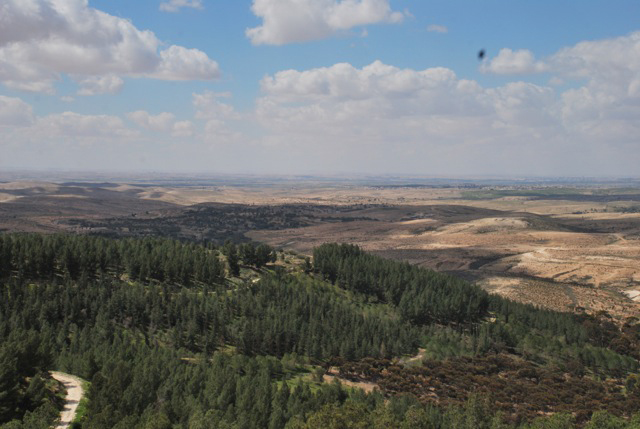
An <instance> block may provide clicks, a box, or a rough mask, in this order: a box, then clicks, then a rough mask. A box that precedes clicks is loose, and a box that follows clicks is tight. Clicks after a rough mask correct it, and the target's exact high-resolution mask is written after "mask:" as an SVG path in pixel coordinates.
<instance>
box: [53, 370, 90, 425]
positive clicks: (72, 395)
mask: <svg viewBox="0 0 640 429" xmlns="http://www.w3.org/2000/svg"><path fill="white" fill-rule="evenodd" d="M51 376H52V377H53V378H54V379H56V380H58V381H59V382H60V383H62V384H63V385H64V387H65V389H67V397H66V398H65V401H64V409H63V410H62V411H61V412H60V423H58V425H57V426H56V427H55V429H67V428H68V427H69V426H70V425H71V422H72V421H73V419H74V418H75V417H76V409H77V408H78V404H79V403H80V400H81V399H82V396H83V395H84V390H82V381H81V380H80V379H79V378H78V377H74V376H73V375H69V374H65V373H63V372H57V371H52V372H51Z"/></svg>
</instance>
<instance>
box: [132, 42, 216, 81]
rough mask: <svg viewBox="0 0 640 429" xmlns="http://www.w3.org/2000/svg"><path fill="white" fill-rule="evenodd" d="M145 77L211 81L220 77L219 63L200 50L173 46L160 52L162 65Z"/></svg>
mask: <svg viewBox="0 0 640 429" xmlns="http://www.w3.org/2000/svg"><path fill="white" fill-rule="evenodd" d="M145 76H148V77H152V78H155V79H163V80H211V79H217V78H218V77H220V70H219V68H218V63H216V62H215V61H213V60H212V59H210V58H209V57H208V56H207V54H205V53H204V52H202V51H199V50H198V49H187V48H183V47H182V46H176V45H172V46H170V47H169V48H168V49H165V50H164V51H162V52H160V64H158V67H157V68H156V69H155V70H154V71H152V72H150V73H146V74H145Z"/></svg>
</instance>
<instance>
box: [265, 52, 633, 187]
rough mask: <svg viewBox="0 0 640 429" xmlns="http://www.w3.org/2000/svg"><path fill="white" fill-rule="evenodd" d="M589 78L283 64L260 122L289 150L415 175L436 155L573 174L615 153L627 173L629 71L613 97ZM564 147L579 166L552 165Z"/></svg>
mask: <svg viewBox="0 0 640 429" xmlns="http://www.w3.org/2000/svg"><path fill="white" fill-rule="evenodd" d="M625 67H627V68H629V66H628V65H625ZM620 74H621V75H624V73H620ZM589 76H590V77H589V78H588V81H587V84H586V85H585V86H584V87H580V88H575V89H570V90H567V91H565V92H558V89H556V88H553V87H549V86H541V85H536V84H533V83H528V82H510V83H507V84H505V85H502V86H498V87H495V88H486V87H482V86H481V85H480V84H478V83H477V82H475V81H471V80H466V79H461V78H459V77H458V76H456V74H455V73H454V72H453V71H452V70H449V69H446V68H430V69H426V70H413V69H401V68H397V67H393V66H390V65H387V64H384V63H382V62H380V61H376V62H374V63H372V64H370V65H368V66H365V67H362V68H356V67H354V66H352V65H351V64H347V63H342V64H335V65H333V66H331V67H325V68H317V69H311V70H303V71H298V70H284V71H281V72H278V73H276V74H274V75H272V76H266V77H265V78H264V79H263V80H262V82H261V89H262V92H263V95H262V97H260V98H259V99H258V101H257V118H258V119H259V121H260V122H261V124H262V125H263V127H264V128H265V129H267V130H268V131H269V135H268V137H266V138H265V141H266V142H268V144H270V145H273V144H278V145H283V146H285V147H286V148H287V150H288V151H295V150H296V149H295V148H296V146H294V145H292V143H291V142H295V143H296V145H303V146H304V147H306V148H319V147H323V148H325V149H324V151H325V152H323V153H324V154H325V155H327V154H333V155H334V159H335V158H336V157H337V158H338V159H341V158H344V159H349V160H351V161H352V162H353V160H355V159H363V160H366V163H367V165H371V166H374V165H376V164H375V163H376V162H379V163H380V164H379V165H380V168H385V167H384V164H383V162H384V161H387V162H388V163H389V164H394V165H401V164H402V163H403V162H404V163H406V165H407V167H406V168H407V169H409V170H412V171H419V170H418V169H419V168H420V165H421V164H420V162H422V163H423V164H422V165H423V166H425V167H431V168H436V169H437V168H439V165H440V164H438V163H434V162H432V161H431V160H432V158H431V156H436V157H441V159H442V160H445V159H446V163H447V164H448V165H451V166H452V168H453V169H454V170H455V171H461V170H460V169H463V168H466V167H469V168H470V170H469V171H474V172H477V171H478V170H479V168H481V167H479V166H480V165H482V166H484V167H485V168H487V166H491V165H495V166H496V167H498V168H500V169H501V170H500V171H503V172H504V171H507V170H508V169H509V168H512V167H513V169H512V171H510V172H512V173H518V172H519V171H524V170H522V169H525V168H526V169H528V170H526V171H527V172H529V174H531V172H535V173H536V174H545V173H550V172H556V173H557V172H559V171H562V172H563V173H564V174H574V173H575V172H576V171H581V170H580V168H579V166H580V165H582V166H584V165H587V164H588V165H590V166H591V167H590V168H593V167H594V166H596V167H597V165H598V164H597V161H598V159H599V158H603V157H605V158H607V157H608V158H607V159H609V158H611V157H613V156H615V157H617V158H616V159H618V161H620V162H621V163H622V164H621V165H623V164H624V166H625V168H626V169H627V170H629V168H631V167H630V166H631V165H632V162H631V161H630V159H631V158H633V153H629V152H627V154H626V156H625V155H624V153H625V152H624V151H623V150H621V149H616V148H621V147H623V145H625V144H632V142H633V141H636V140H637V137H636V136H637V135H639V133H640V124H639V123H638V121H637V118H638V117H640V102H638V101H639V100H638V99H637V98H635V97H636V96H635V95H632V94H634V93H633V91H631V90H630V88H631V86H630V85H629V83H630V82H632V81H633V79H634V77H633V76H632V74H629V75H628V76H627V78H626V79H622V80H621V81H620V82H618V83H616V85H617V86H618V87H619V88H620V89H622V88H626V92H625V93H624V94H623V93H622V91H621V92H620V93H619V96H616V94H617V92H616V91H609V90H606V91H605V89H604V87H603V85H604V82H600V79H599V78H598V73H591V74H590V75H589ZM636 76H637V74H636ZM390 142H393V150H390V146H389V145H390ZM587 148H588V149H587ZM560 150H562V151H563V152H564V153H565V154H570V153H576V152H579V155H575V156H574V157H573V158H572V159H568V158H567V156H569V155H567V156H560V157H559V158H558V159H562V163H564V164H567V162H569V161H570V163H569V164H570V165H572V166H578V167H575V168H574V169H573V170H571V171H569V170H566V169H562V170H559V169H560V168H562V167H561V165H560V164H559V163H555V161H554V162H550V161H549V157H553V154H554V153H558V151H560ZM358 151H359V152H360V153H361V155H360V158H358ZM316 152H320V151H319V150H316ZM316 152H314V154H313V157H314V158H318V159H320V158H321V154H320V153H316ZM632 152H633V151H632ZM614 153H615V154H616V155H613V154H614ZM635 153H636V155H638V151H637V150H636V151H635ZM376 154H377V155H376ZM453 154H458V155H459V156H454V155H453ZM300 156H302V154H301V155H300ZM327 156H328V155H327ZM376 156H377V158H376ZM421 156H424V157H426V158H424V159H423V158H421ZM367 157H371V159H367ZM629 157H630V158H629ZM374 158H376V159H377V160H376V159H374ZM637 158H638V157H637V156H636V157H635V158H634V159H637ZM419 160H422V161H419ZM326 162H330V159H329V158H326ZM363 162H364V161H363ZM559 162H560V161H559ZM531 163H534V164H531ZM343 168H346V167H343ZM372 168H375V167H372ZM572 168H573V167H572ZM456 169H457V170H456ZM387 171H388V170H387ZM396 171H398V170H396ZM485 171H487V170H485ZM439 172H440V173H442V171H439ZM585 173H586V171H582V173H581V174H585Z"/></svg>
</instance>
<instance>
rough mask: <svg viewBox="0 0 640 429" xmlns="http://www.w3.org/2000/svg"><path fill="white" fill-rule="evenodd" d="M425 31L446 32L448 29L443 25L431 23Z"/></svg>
mask: <svg viewBox="0 0 640 429" xmlns="http://www.w3.org/2000/svg"><path fill="white" fill-rule="evenodd" d="M427 31H428V32H430V33H441V34H446V33H448V32H449V29H448V28H447V27H446V26H444V25H438V24H431V25H429V26H428V27H427Z"/></svg>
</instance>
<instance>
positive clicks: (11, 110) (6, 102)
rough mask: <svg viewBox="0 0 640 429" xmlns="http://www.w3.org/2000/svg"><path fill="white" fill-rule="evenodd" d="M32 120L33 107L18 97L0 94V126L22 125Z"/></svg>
mask: <svg viewBox="0 0 640 429" xmlns="http://www.w3.org/2000/svg"><path fill="white" fill-rule="evenodd" d="M33 121H34V116H33V109H32V108H31V106H30V105H29V104H27V103H25V102H24V101H22V100H20V99H19V98H12V97H5V96H2V95H0V127H3V126H7V127H22V126H27V125H31V124H32V123H33Z"/></svg>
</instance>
